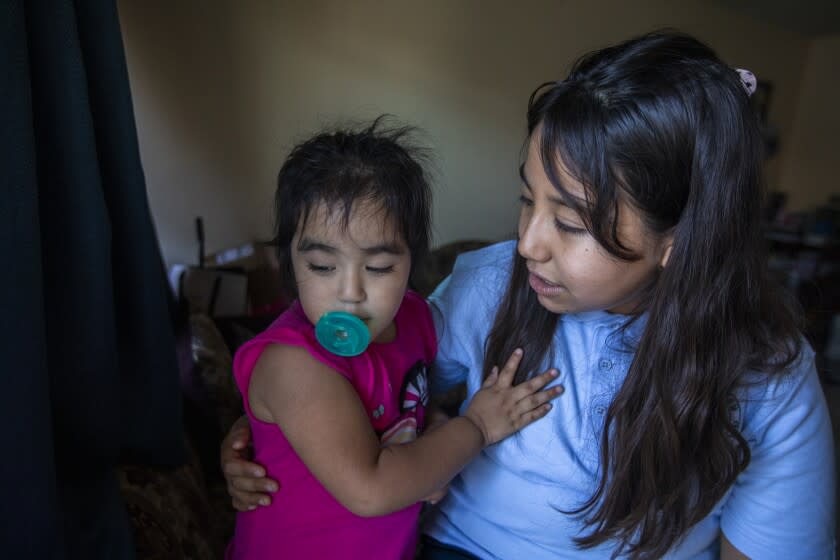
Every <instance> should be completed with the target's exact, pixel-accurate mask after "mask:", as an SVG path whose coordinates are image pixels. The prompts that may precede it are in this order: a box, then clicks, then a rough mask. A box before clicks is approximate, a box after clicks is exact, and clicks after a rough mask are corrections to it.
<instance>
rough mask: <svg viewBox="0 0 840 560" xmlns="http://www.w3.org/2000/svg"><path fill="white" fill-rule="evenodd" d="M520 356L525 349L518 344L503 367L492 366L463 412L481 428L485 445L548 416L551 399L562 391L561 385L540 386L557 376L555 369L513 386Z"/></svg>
mask: <svg viewBox="0 0 840 560" xmlns="http://www.w3.org/2000/svg"><path fill="white" fill-rule="evenodd" d="M521 360H522V350H521V349H518V348H517V349H516V350H514V352H513V354H512V355H511V357H510V358H509V359H508V361H507V363H506V364H505V365H504V367H503V368H502V369H501V371H499V368H498V366H495V367H493V370H492V371H491V373H490V375H489V376H488V377H487V379H485V380H484V383H483V384H482V385H481V390H480V391H478V392H477V393H476V394H475V395H474V396H473V398H472V401H471V402H470V405H469V407H468V408H467V410H466V411H465V412H464V416H466V417H467V418H468V419H469V420H471V421H472V422H473V423H474V424H475V425H476V426H477V427H478V429H479V430H481V433H482V435H483V436H484V445H491V444H493V443H496V442H497V441H500V440H502V439H504V438H506V437H507V436H509V435H511V434H512V433H514V432H515V431H517V430H519V429H521V428H523V427H525V426H527V425H528V424H530V423H532V422H534V421H535V420H538V419H540V418H542V417H543V416H545V415H546V414H547V413H548V411H549V410H551V404H550V403H549V402H548V401H550V400H551V399H553V398H555V397H556V396H558V395H559V394H561V393H562V392H563V386H562V385H556V386H554V387H552V388H550V389H546V390H545V391H541V390H540V389H542V388H543V387H545V386H546V385H548V384H549V383H550V382H551V381H553V380H554V378H556V377H557V370H555V369H550V370H548V371H546V372H545V373H542V374H540V375H537V376H536V377H533V378H531V379H529V380H528V381H525V382H524V383H520V384H519V385H517V386H516V387H513V386H511V383H513V376H514V374H516V368H517V367H519V362H520V361H521Z"/></svg>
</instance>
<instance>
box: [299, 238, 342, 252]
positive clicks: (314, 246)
mask: <svg viewBox="0 0 840 560" xmlns="http://www.w3.org/2000/svg"><path fill="white" fill-rule="evenodd" d="M297 250H298V251H299V252H301V253H308V252H310V251H322V252H324V253H330V254H333V253H337V252H338V249H336V248H335V247H332V246H331V245H327V244H326V243H321V242H320V241H315V240H313V239H310V238H308V237H303V238H301V240H300V241H299V242H298V246H297Z"/></svg>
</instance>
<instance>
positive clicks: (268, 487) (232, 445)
mask: <svg viewBox="0 0 840 560" xmlns="http://www.w3.org/2000/svg"><path fill="white" fill-rule="evenodd" d="M250 443H251V426H250V425H249V424H248V418H247V417H245V416H242V417H241V418H239V419H238V420H237V421H236V422H234V424H233V426H232V427H231V429H230V431H229V432H228V434H227V436H225V439H224V440H223V441H222V449H221V464H222V472H223V473H224V475H225V480H226V481H227V489H228V494H230V497H231V500H232V503H233V507H234V508H235V509H237V510H239V511H250V510H253V509H256V508H257V507H258V506H267V505H269V504H270V503H271V497H270V496H269V495H268V493H270V492H276V491H277V490H278V488H279V485H278V484H277V482H276V481H274V480H272V479H270V478H267V477H266V476H265V469H264V468H263V467H261V466H260V465H258V464H256V463H253V462H251V461H250V459H251V447H250V445H249V444H250Z"/></svg>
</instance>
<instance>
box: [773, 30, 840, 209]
mask: <svg viewBox="0 0 840 560" xmlns="http://www.w3.org/2000/svg"><path fill="white" fill-rule="evenodd" d="M838 60H840V35H834V36H830V37H821V38H818V39H815V40H814V41H813V42H812V43H811V46H810V49H809V51H808V57H807V62H806V63H805V70H804V72H803V76H802V82H801V86H800V95H799V100H798V102H797V104H796V118H795V119H794V125H793V129H792V131H791V134H790V135H789V147H788V149H787V152H786V154H785V158H784V160H783V167H782V173H781V180H780V185H781V186H782V188H783V189H784V190H785V191H787V192H788V193H789V197H790V199H789V205H790V206H791V207H792V208H795V209H802V208H809V207H813V206H815V205H818V204H822V203H824V202H826V200H827V198H828V196H829V195H830V194H832V193H833V194H840V180H838V171H837V165H838V159H840V140H838V138H840V63H838Z"/></svg>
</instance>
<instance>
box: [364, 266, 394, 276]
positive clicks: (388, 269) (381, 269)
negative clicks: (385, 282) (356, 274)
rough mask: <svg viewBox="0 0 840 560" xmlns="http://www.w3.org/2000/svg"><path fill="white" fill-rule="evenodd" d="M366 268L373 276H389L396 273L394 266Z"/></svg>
mask: <svg viewBox="0 0 840 560" xmlns="http://www.w3.org/2000/svg"><path fill="white" fill-rule="evenodd" d="M365 268H366V269H367V271H368V272H371V273H373V274H388V273H389V272H393V271H394V267H393V266H366V267H365Z"/></svg>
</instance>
